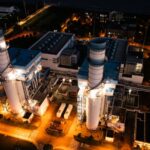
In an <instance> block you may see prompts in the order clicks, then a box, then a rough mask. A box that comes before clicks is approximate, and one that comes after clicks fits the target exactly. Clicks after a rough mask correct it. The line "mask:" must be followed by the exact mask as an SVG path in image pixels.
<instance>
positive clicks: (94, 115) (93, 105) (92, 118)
mask: <svg viewBox="0 0 150 150" xmlns="http://www.w3.org/2000/svg"><path fill="white" fill-rule="evenodd" d="M100 100H101V99H100V97H95V98H91V97H89V98H87V101H86V126H87V128H88V129H90V130H96V129H97V127H98V123H99V113H100Z"/></svg>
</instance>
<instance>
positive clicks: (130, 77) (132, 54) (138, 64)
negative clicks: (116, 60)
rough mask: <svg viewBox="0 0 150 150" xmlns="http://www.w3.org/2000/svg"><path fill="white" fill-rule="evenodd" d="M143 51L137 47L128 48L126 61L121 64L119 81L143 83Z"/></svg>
mask: <svg viewBox="0 0 150 150" xmlns="http://www.w3.org/2000/svg"><path fill="white" fill-rule="evenodd" d="M142 71H143V50H142V48H138V47H131V46H129V47H128V51H127V55H126V60H125V62H124V63H122V64H121V68H120V73H119V80H124V81H128V82H132V83H137V84H142V82H143V78H144V75H143V72H142Z"/></svg>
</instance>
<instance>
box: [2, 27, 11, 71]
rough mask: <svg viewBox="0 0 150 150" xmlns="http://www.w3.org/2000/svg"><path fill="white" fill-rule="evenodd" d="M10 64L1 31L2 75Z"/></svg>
mask: <svg viewBox="0 0 150 150" xmlns="http://www.w3.org/2000/svg"><path fill="white" fill-rule="evenodd" d="M9 63H10V59H9V55H8V51H7V45H6V42H5V39H4V36H3V33H2V30H0V73H2V72H3V71H4V70H5V69H6V68H7V66H8V64H9Z"/></svg>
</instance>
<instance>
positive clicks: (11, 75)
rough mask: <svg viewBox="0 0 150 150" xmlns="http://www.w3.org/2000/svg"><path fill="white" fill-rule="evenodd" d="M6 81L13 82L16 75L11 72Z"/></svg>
mask: <svg viewBox="0 0 150 150" xmlns="http://www.w3.org/2000/svg"><path fill="white" fill-rule="evenodd" d="M8 79H9V80H15V79H16V75H15V74H14V72H13V71H11V72H10V73H8Z"/></svg>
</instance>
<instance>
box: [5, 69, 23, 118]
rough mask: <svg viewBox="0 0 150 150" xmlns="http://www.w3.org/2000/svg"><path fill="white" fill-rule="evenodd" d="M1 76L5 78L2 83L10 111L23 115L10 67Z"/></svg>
mask: <svg viewBox="0 0 150 150" xmlns="http://www.w3.org/2000/svg"><path fill="white" fill-rule="evenodd" d="M2 76H3V78H4V79H5V81H4V83H3V85H4V89H5V92H6V95H7V98H8V103H9V105H10V108H11V111H12V112H13V113H14V114H17V115H19V116H23V115H24V110H23V108H22V106H21V103H20V99H19V94H18V91H17V85H16V81H15V75H14V74H13V69H12V68H7V69H6V70H5V72H4V73H3V75H2Z"/></svg>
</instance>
